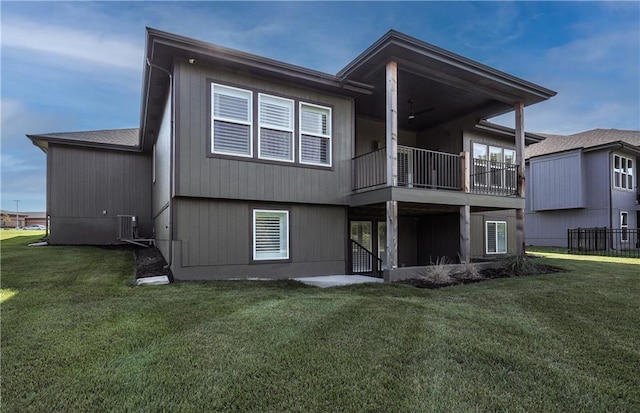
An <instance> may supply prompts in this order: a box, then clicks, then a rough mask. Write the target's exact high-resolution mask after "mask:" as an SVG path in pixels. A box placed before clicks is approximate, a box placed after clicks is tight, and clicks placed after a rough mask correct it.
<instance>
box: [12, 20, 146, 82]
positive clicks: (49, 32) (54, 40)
mask: <svg viewBox="0 0 640 413" xmlns="http://www.w3.org/2000/svg"><path fill="white" fill-rule="evenodd" d="M1 42H2V47H3V48H5V47H6V48H15V49H20V50H26V51H32V52H35V53H47V54H50V55H55V56H58V57H61V58H66V59H72V60H75V61H82V62H87V63H92V64H96V65H106V66H109V67H115V68H121V69H128V70H136V71H139V70H140V64H141V63H140V62H141V59H142V56H143V51H142V48H140V47H138V46H137V45H136V43H135V42H132V41H131V40H129V39H128V38H126V37H121V36H117V35H111V34H110V35H101V34H98V33H95V32H93V31H89V30H79V29H72V28H67V27H60V26H53V25H47V24H43V23H35V22H32V21H29V20H24V19H19V18H17V19H4V20H3V22H2V39H1ZM67 64H68V65H69V66H70V67H72V66H71V65H72V64H73V62H67Z"/></svg>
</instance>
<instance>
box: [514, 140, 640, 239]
mask: <svg viewBox="0 0 640 413" xmlns="http://www.w3.org/2000/svg"><path fill="white" fill-rule="evenodd" d="M545 136H546V139H545V140H544V141H542V142H540V143H537V144H535V145H531V146H529V147H528V148H527V149H526V159H527V161H526V169H527V171H526V175H527V184H526V185H527V189H526V193H527V199H526V205H527V207H526V209H527V215H526V221H525V222H526V233H527V243H528V244H531V245H542V246H561V247H566V246H567V230H568V229H569V228H596V227H599V228H612V229H637V228H638V222H640V205H639V204H638V203H639V201H640V191H639V190H638V178H637V174H638V172H637V171H638V169H637V165H638V159H639V157H640V131H629V130H616V129H594V130H590V131H587V132H581V133H576V134H574V135H568V136H560V135H545ZM631 247H635V246H634V245H632V246H631Z"/></svg>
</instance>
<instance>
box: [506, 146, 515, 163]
mask: <svg viewBox="0 0 640 413" xmlns="http://www.w3.org/2000/svg"><path fill="white" fill-rule="evenodd" d="M504 163H506V164H509V165H513V164H515V163H516V151H514V150H513V149H505V150H504Z"/></svg>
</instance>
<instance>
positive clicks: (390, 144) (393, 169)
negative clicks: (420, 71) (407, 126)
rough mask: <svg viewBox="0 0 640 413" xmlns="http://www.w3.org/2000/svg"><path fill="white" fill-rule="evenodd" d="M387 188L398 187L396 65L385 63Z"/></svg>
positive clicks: (394, 63)
mask: <svg viewBox="0 0 640 413" xmlns="http://www.w3.org/2000/svg"><path fill="white" fill-rule="evenodd" d="M386 113H387V114H386V116H387V119H386V125H387V131H386V139H387V186H397V185H398V64H397V63H396V62H393V61H392V62H389V63H387V111H386Z"/></svg>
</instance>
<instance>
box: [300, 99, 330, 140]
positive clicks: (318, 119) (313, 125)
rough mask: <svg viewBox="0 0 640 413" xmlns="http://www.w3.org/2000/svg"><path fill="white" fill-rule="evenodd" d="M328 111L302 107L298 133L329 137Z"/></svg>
mask: <svg viewBox="0 0 640 413" xmlns="http://www.w3.org/2000/svg"><path fill="white" fill-rule="evenodd" d="M329 113H330V112H329V110H328V109H324V108H316V107H313V106H307V105H302V107H301V113H300V131H301V132H303V133H310V134H314V135H329V134H330V132H329V128H330V125H329V122H330V121H329Z"/></svg>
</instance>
